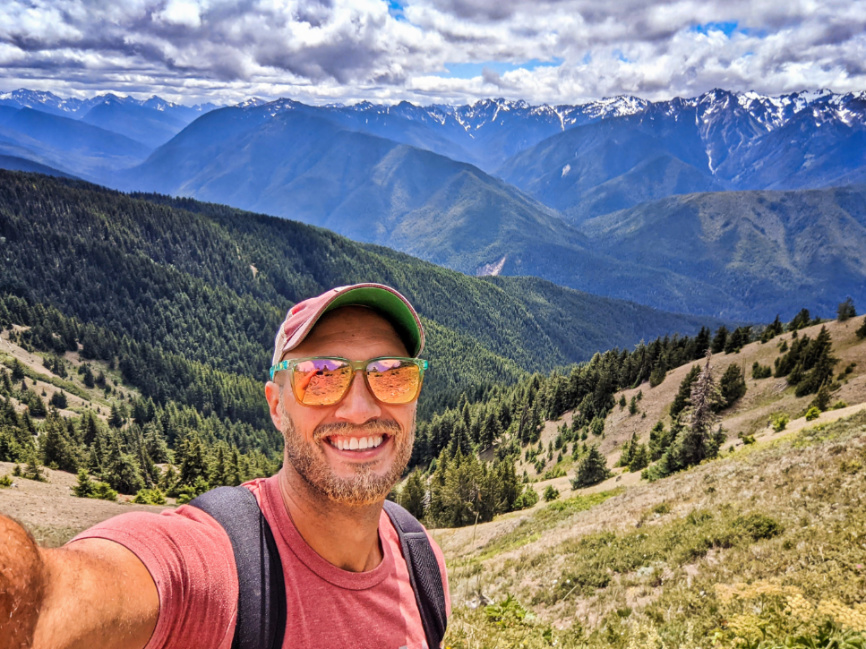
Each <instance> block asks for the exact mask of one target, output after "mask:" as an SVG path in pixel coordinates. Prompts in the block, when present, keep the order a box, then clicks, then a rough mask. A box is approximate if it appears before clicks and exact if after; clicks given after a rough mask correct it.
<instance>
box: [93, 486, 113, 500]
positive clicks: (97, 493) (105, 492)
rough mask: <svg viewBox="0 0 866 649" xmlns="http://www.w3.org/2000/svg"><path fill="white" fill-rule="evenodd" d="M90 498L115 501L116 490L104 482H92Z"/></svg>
mask: <svg viewBox="0 0 866 649" xmlns="http://www.w3.org/2000/svg"><path fill="white" fill-rule="evenodd" d="M90 498H98V499H99V500H111V501H115V500H117V492H116V491H115V490H114V489H112V488H111V486H109V484H108V483H106V482H94V483H93V495H91V496H90Z"/></svg>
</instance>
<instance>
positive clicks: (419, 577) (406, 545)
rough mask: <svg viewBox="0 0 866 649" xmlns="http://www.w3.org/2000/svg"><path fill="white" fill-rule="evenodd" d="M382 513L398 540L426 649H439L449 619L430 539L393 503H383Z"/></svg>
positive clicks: (412, 518)
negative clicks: (421, 625)
mask: <svg viewBox="0 0 866 649" xmlns="http://www.w3.org/2000/svg"><path fill="white" fill-rule="evenodd" d="M385 512H386V513H387V514H388V517H389V518H390V519H391V522H392V523H393V524H394V527H395V528H396V529H397V535H398V536H399V537H400V546H401V548H402V549H403V558H404V559H406V565H407V567H408V568H409V580H410V581H411V582H412V590H414V591H415V601H416V602H417V603H418V611H419V612H420V613H421V622H422V623H423V625H424V634H425V635H426V636H427V646H428V647H429V649H439V647H440V646H441V644H442V638H444V637H445V627H446V626H447V625H448V617H447V615H446V610H445V589H444V587H443V586H442V573H441V572H439V562H438V561H436V555H435V554H434V553H433V547H432V546H431V545H430V539H429V538H428V537H427V532H426V531H425V530H424V527H423V526H422V525H421V523H419V522H418V520H417V519H416V518H415V517H414V516H412V514H410V513H409V512H407V511H406V510H405V509H404V508H403V507H401V506H400V505H398V504H397V503H395V502H394V501H393V500H386V501H385Z"/></svg>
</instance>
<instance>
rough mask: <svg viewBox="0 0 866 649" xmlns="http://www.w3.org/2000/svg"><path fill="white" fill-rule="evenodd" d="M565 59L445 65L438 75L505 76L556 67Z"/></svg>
mask: <svg viewBox="0 0 866 649" xmlns="http://www.w3.org/2000/svg"><path fill="white" fill-rule="evenodd" d="M564 60H565V59H562V58H560V57H558V56H557V57H554V58H553V59H551V60H549V61H542V60H540V59H530V60H529V61H524V62H522V63H510V62H508V61H481V62H478V63H446V64H445V68H446V70H447V71H446V72H444V73H442V74H440V75H438V76H440V77H445V78H447V79H474V78H475V77H480V76H481V73H482V72H483V70H484V69H485V68H486V69H488V70H493V71H494V72H496V73H497V74H500V75H501V74H505V73H506V72H511V71H512V70H519V69H521V68H522V69H524V70H535V69H536V68H546V67H552V68H555V67H558V66H560V65H562V64H563V62H564Z"/></svg>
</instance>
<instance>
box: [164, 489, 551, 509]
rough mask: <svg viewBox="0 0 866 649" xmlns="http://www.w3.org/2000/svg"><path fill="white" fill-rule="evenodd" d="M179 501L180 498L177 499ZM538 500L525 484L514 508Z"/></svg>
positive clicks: (528, 505)
mask: <svg viewBox="0 0 866 649" xmlns="http://www.w3.org/2000/svg"><path fill="white" fill-rule="evenodd" d="M178 502H180V500H178ZM537 502H538V492H537V491H535V489H533V488H532V487H531V486H530V485H526V487H525V488H524V489H523V493H521V494H520V495H519V496H518V497H517V500H515V501H514V509H529V508H530V507H532V506H533V505H535V503H537Z"/></svg>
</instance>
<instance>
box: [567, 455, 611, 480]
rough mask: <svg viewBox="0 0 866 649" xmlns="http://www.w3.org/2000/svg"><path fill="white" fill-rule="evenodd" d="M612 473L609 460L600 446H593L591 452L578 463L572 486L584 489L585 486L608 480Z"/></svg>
mask: <svg viewBox="0 0 866 649" xmlns="http://www.w3.org/2000/svg"><path fill="white" fill-rule="evenodd" d="M611 475H612V474H611V472H610V470H609V469H608V468H607V461H606V460H605V458H604V456H603V455H602V454H601V452H600V451H599V450H598V447H596V446H591V447H590V448H589V452H588V453H587V454H586V455H585V456H584V457H583V459H581V461H580V463H579V464H578V465H577V472H576V473H575V476H574V479H573V480H572V481H571V488H572V489H582V488H583V487H591V486H592V485H594V484H598V483H599V482H603V481H604V480H607V479H608V478H609V477H610V476H611Z"/></svg>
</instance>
